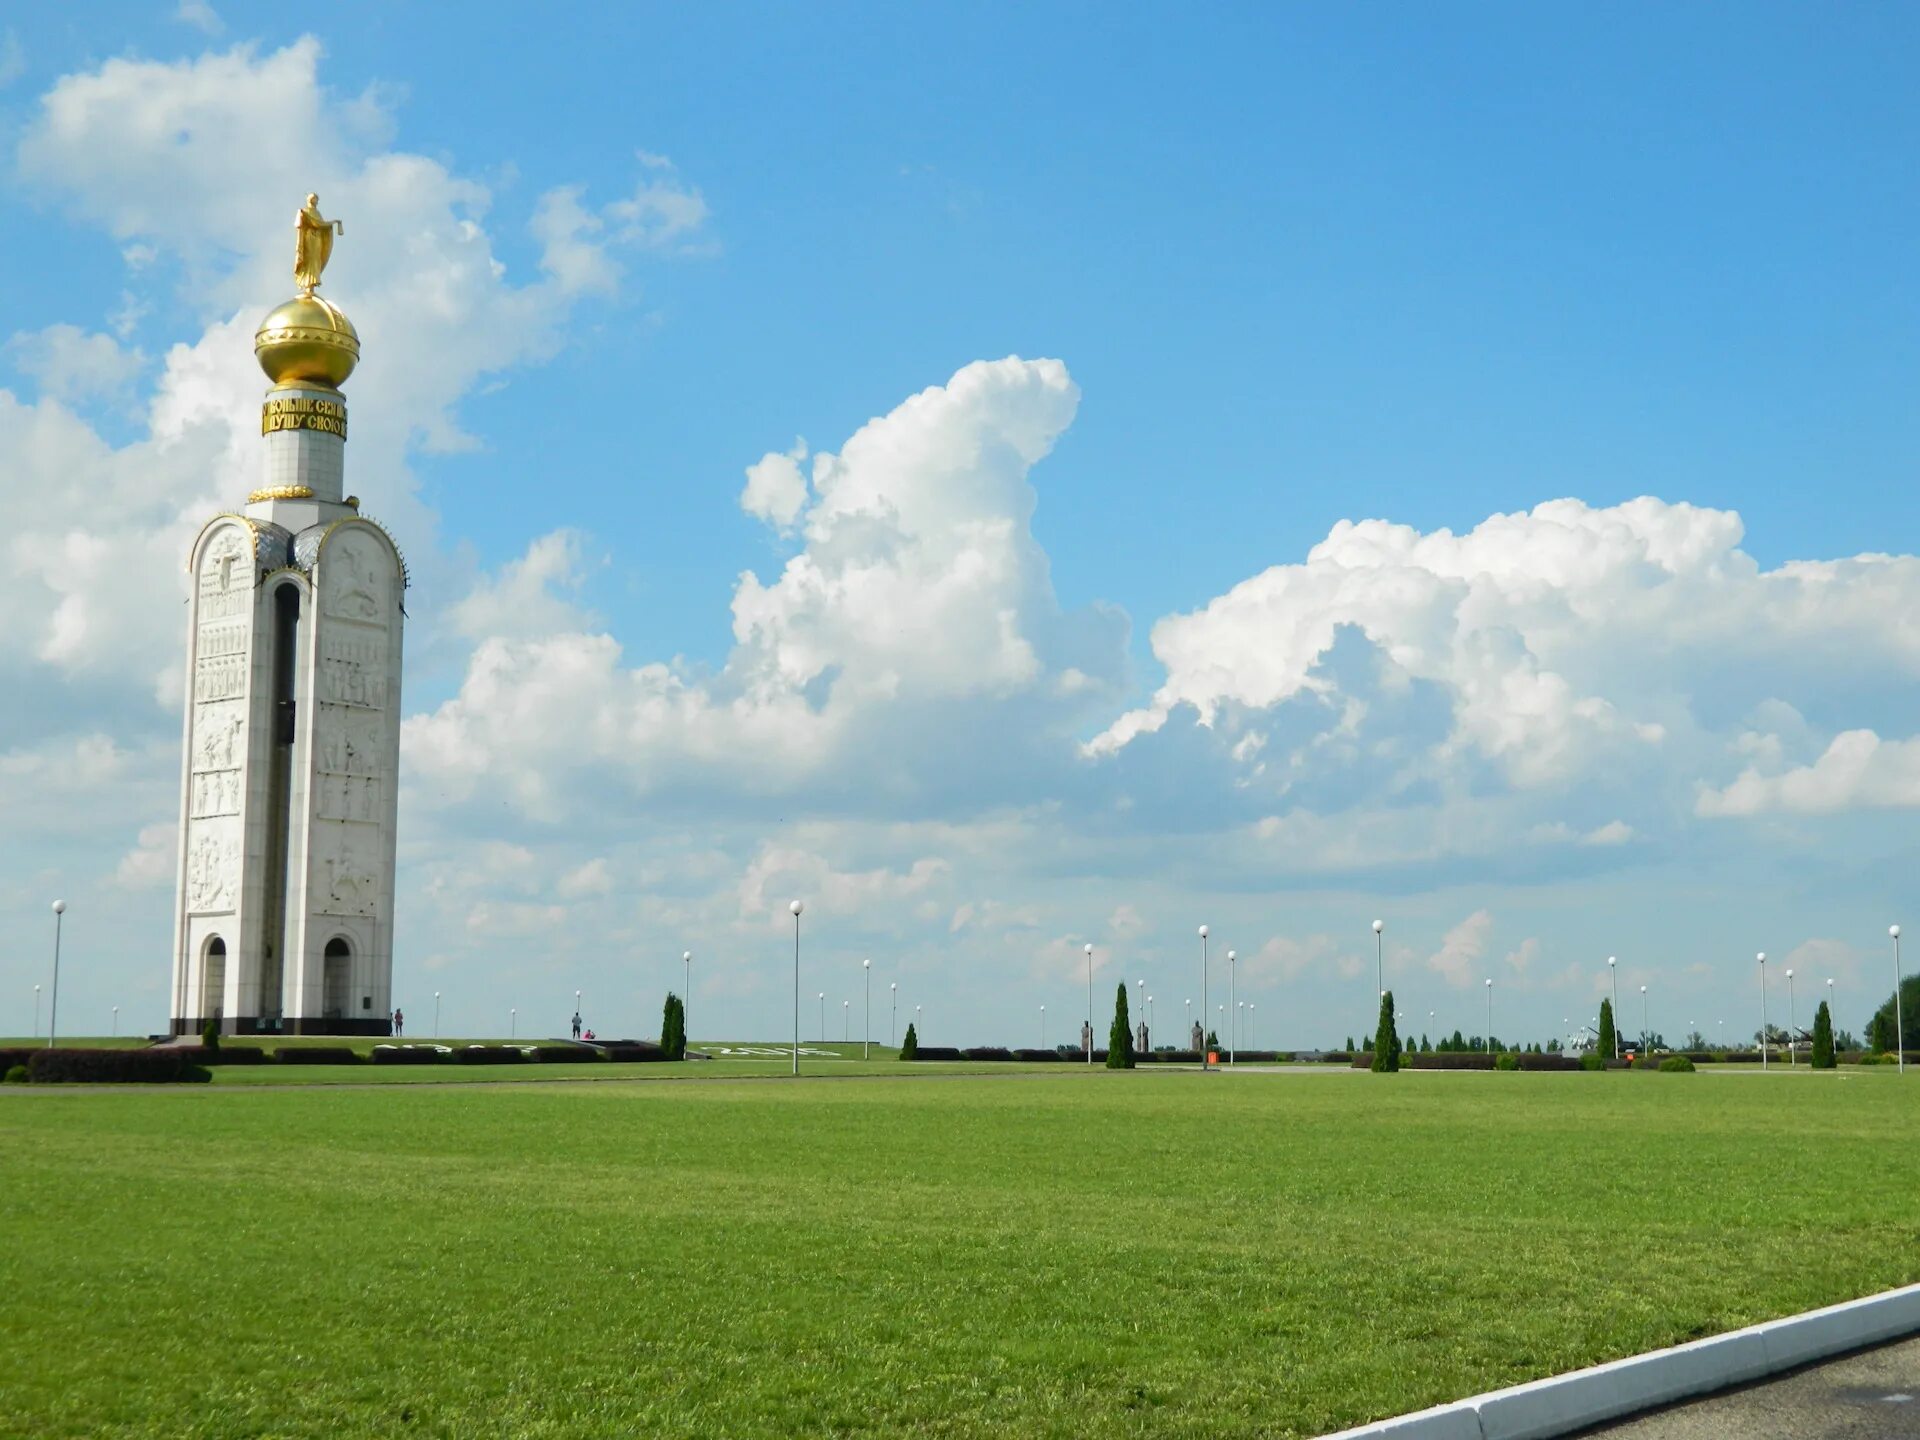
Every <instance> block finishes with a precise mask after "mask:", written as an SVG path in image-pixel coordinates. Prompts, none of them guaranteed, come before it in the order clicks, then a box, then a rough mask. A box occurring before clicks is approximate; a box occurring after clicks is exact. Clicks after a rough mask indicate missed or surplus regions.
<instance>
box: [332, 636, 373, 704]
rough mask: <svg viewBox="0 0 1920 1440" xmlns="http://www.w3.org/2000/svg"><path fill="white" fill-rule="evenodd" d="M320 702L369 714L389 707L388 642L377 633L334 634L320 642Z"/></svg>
mask: <svg viewBox="0 0 1920 1440" xmlns="http://www.w3.org/2000/svg"><path fill="white" fill-rule="evenodd" d="M319 682H320V699H322V700H324V701H328V702H330V703H332V704H335V705H356V706H359V707H361V708H362V709H367V710H384V709H386V707H387V641H386V637H385V636H383V635H380V634H377V633H374V634H367V633H362V632H347V633H344V634H342V633H339V632H335V633H334V634H331V635H323V636H322V637H321V640H320V675H319Z"/></svg>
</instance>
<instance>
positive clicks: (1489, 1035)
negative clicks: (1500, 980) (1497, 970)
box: [1487, 975, 1493, 1055]
mask: <svg viewBox="0 0 1920 1440" xmlns="http://www.w3.org/2000/svg"><path fill="white" fill-rule="evenodd" d="M1492 1053H1493V977H1492V976H1491V975H1489V976H1488V977H1487V1054H1489V1055H1491V1054H1492Z"/></svg>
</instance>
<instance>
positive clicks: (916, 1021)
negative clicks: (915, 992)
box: [913, 1005, 920, 1040]
mask: <svg viewBox="0 0 1920 1440" xmlns="http://www.w3.org/2000/svg"><path fill="white" fill-rule="evenodd" d="M913 1035H914V1038H915V1039H916V1040H917V1039H919V1038H920V1007H919V1006H918V1005H916V1006H914V1007H913Z"/></svg>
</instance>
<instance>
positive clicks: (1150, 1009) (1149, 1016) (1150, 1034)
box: [1147, 995, 1153, 1046]
mask: <svg viewBox="0 0 1920 1440" xmlns="http://www.w3.org/2000/svg"><path fill="white" fill-rule="evenodd" d="M1147 1044H1148V1045H1149V1046H1151V1045H1152V1044H1153V996H1151V995H1149V996H1147Z"/></svg>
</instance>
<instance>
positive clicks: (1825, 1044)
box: [1813, 1000, 1836, 1070]
mask: <svg viewBox="0 0 1920 1440" xmlns="http://www.w3.org/2000/svg"><path fill="white" fill-rule="evenodd" d="M1835 1065H1836V1059H1835V1056H1834V1053H1833V1016H1832V1014H1831V1013H1829V1012H1828V1010H1827V1002H1826V1001H1824V1000H1822V1001H1821V1002H1820V1008H1819V1009H1818V1010H1816V1011H1814V1012H1813V1068H1814V1069H1816V1070H1832V1069H1834V1068H1835Z"/></svg>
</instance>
